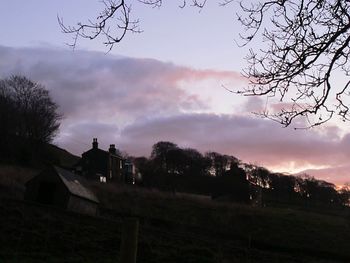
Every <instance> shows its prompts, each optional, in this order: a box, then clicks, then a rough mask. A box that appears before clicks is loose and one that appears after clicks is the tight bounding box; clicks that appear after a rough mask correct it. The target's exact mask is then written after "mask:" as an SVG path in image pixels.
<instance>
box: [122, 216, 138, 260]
mask: <svg viewBox="0 0 350 263" xmlns="http://www.w3.org/2000/svg"><path fill="white" fill-rule="evenodd" d="M138 232H139V219H138V218H136V217H125V218H124V219H123V229H122V240H121V244H120V262H121V263H136V255H137V242H138Z"/></svg>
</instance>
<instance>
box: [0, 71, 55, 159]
mask: <svg viewBox="0 0 350 263" xmlns="http://www.w3.org/2000/svg"><path fill="white" fill-rule="evenodd" d="M57 108H58V106H57V105H56V104H55V103H54V102H53V101H52V100H51V98H50V96H49V92H48V91H47V90H46V89H45V88H44V87H43V86H42V85H40V84H38V83H35V82H33V81H31V80H29V79H27V78H26V77H23V76H12V77H9V78H6V79H0V145H1V147H0V159H1V160H6V161H14V162H17V163H18V162H20V163H22V164H28V163H31V162H32V161H33V159H35V158H37V159H40V158H41V157H44V156H46V155H47V151H46V149H45V145H47V143H49V142H51V140H52V139H53V138H54V136H55V135H56V132H57V131H58V128H59V120H60V118H61V116H60V115H59V114H58V112H57Z"/></svg>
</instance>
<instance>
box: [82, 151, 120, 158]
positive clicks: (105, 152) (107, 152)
mask: <svg viewBox="0 0 350 263" xmlns="http://www.w3.org/2000/svg"><path fill="white" fill-rule="evenodd" d="M90 152H101V153H103V154H105V155H107V156H113V157H116V158H118V159H120V160H123V157H121V156H120V155H119V154H114V153H110V152H109V151H105V150H102V149H100V148H97V149H93V148H91V149H90V150H88V151H86V152H83V154H82V155H85V154H87V153H90Z"/></svg>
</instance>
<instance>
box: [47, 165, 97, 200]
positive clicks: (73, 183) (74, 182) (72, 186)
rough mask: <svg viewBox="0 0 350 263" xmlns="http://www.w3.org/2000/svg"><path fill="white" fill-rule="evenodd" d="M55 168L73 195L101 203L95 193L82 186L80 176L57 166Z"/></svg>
mask: <svg viewBox="0 0 350 263" xmlns="http://www.w3.org/2000/svg"><path fill="white" fill-rule="evenodd" d="M53 168H54V170H55V172H56V173H57V175H58V176H59V177H60V178H61V180H62V182H63V183H64V184H65V186H66V187H67V189H68V191H69V192H70V193H71V194H73V195H76V196H79V197H82V198H85V199H88V200H91V201H94V202H96V203H98V202H99V201H98V199H97V197H96V196H95V195H94V193H92V192H91V191H90V190H89V189H87V188H86V187H85V186H83V185H82V184H81V182H80V178H79V177H78V176H76V175H75V174H73V173H71V172H69V171H67V170H65V169H62V168H59V167H57V166H54V167H53Z"/></svg>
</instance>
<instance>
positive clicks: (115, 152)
mask: <svg viewBox="0 0 350 263" xmlns="http://www.w3.org/2000/svg"><path fill="white" fill-rule="evenodd" d="M108 151H109V152H110V153H111V154H117V150H116V148H115V144H111V145H109V150H108Z"/></svg>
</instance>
